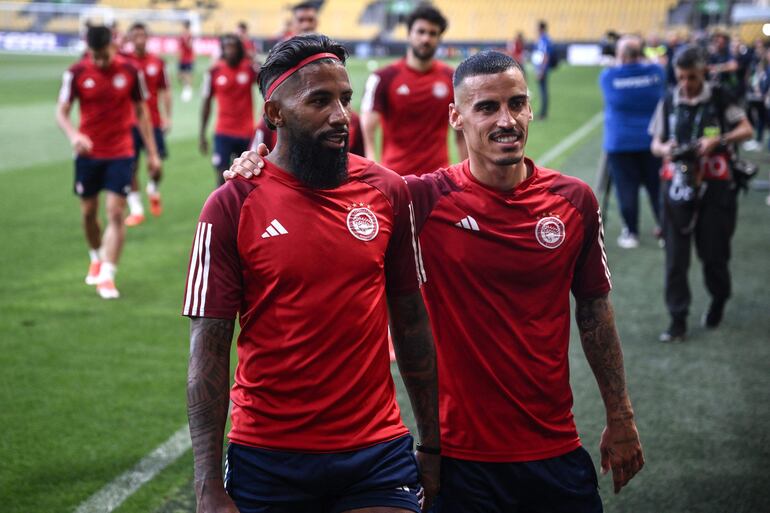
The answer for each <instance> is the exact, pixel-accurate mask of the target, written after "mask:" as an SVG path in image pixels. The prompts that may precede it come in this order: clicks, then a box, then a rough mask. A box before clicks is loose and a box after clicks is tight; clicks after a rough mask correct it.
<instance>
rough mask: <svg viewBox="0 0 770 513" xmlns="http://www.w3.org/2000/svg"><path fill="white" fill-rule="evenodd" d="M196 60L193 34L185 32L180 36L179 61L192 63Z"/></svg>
mask: <svg viewBox="0 0 770 513" xmlns="http://www.w3.org/2000/svg"><path fill="white" fill-rule="evenodd" d="M194 60H195V52H194V51H193V38H192V35H190V34H183V35H181V36H179V63H180V64H192V62H193V61H194Z"/></svg>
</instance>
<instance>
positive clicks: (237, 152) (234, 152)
mask: <svg viewBox="0 0 770 513" xmlns="http://www.w3.org/2000/svg"><path fill="white" fill-rule="evenodd" d="M249 142H251V141H250V140H249V138H248V137H245V138H244V137H233V136H230V135H222V134H214V153H213V154H212V155H211V163H212V164H213V165H214V169H216V170H217V171H220V172H221V171H224V170H225V169H227V168H229V167H230V163H231V162H232V160H233V159H234V158H236V157H240V156H241V153H243V152H244V151H247V150H248V149H249Z"/></svg>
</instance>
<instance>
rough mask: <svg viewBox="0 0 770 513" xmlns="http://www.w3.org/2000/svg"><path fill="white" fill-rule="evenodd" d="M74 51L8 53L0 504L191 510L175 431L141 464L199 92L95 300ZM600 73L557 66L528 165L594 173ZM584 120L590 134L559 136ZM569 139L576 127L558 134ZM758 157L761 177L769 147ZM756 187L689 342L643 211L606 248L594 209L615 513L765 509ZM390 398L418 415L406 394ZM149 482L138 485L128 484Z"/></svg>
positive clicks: (763, 306)
mask: <svg viewBox="0 0 770 513" xmlns="http://www.w3.org/2000/svg"><path fill="white" fill-rule="evenodd" d="M71 61H72V59H71V58H68V57H37V56H10V55H0V191H2V195H1V196H0V198H1V199H0V235H2V243H0V284H1V285H0V286H1V288H0V433H1V434H0V511H3V512H5V513H22V512H23V513H31V512H40V513H43V512H45V513H56V512H72V511H76V510H77V511H105V512H106V511H111V510H113V509H111V507H107V508H106V509H104V508H103V509H88V506H89V505H92V504H94V502H93V501H91V502H89V498H91V497H92V496H94V494H97V493H98V492H100V490H107V491H108V492H109V493H110V494H113V495H114V496H115V497H123V496H125V495H127V498H126V500H125V501H124V502H122V503H121V504H120V505H119V506H117V508H116V509H114V511H119V512H120V513H139V512H177V511H180V512H181V511H186V512H190V511H194V499H193V497H192V493H191V476H192V458H191V455H190V451H189V450H184V445H183V446H182V450H181V456H180V457H178V458H167V459H171V460H173V461H171V463H170V464H168V465H167V466H165V467H164V468H163V469H162V470H161V471H160V472H159V473H157V475H154V476H153V477H152V478H151V479H149V480H148V479H146V478H143V477H142V476H143V475H146V474H142V472H143V471H145V472H146V471H147V470H148V468H150V467H153V465H154V462H156V461H161V460H163V456H164V454H161V453H160V452H156V453H155V454H154V455H152V456H150V457H149V458H148V455H150V454H151V453H152V452H153V451H154V450H155V449H156V448H158V447H161V446H162V445H163V444H164V443H165V442H166V441H167V440H169V438H170V437H172V435H174V434H175V433H178V432H179V431H180V429H181V428H183V427H184V426H185V423H186V411H185V400H186V399H185V384H186V368H187V351H188V326H187V321H186V319H184V318H182V317H180V315H179V310H180V306H181V299H182V293H183V288H184V278H185V273H186V265H187V257H188V252H189V248H190V244H191V241H192V237H193V230H194V228H195V225H196V221H197V216H198V212H199V210H200V207H201V205H202V203H203V201H204V200H205V198H206V196H207V195H208V194H209V193H210V192H211V190H212V188H213V185H214V175H213V171H212V169H211V166H210V164H209V160H208V158H207V157H204V156H201V155H200V154H199V153H198V151H197V144H196V134H197V131H198V103H197V101H198V99H199V98H197V97H196V100H195V101H194V102H192V103H188V104H183V103H181V102H180V101H178V98H179V94H178V93H179V91H178V86H177V84H175V87H176V88H177V89H176V90H175V96H174V99H175V103H174V119H173V121H174V126H173V130H172V132H171V135H170V138H169V143H170V144H169V150H170V158H169V160H168V161H167V162H166V166H165V181H164V182H163V185H162V191H163V194H164V199H165V212H164V214H163V216H162V217H160V218H157V219H154V218H149V219H148V221H147V222H146V223H145V224H144V225H141V226H139V227H135V228H131V229H129V232H128V237H127V243H126V247H125V251H124V254H123V259H122V262H121V265H120V271H119V274H118V277H117V283H118V285H119V287H120V291H121V293H122V297H121V299H119V300H117V301H104V300H101V299H99V298H98V297H97V295H96V294H95V292H94V290H93V288H91V287H88V286H86V285H85V284H84V283H83V277H84V275H85V272H86V269H87V265H88V259H87V254H86V250H85V243H84V238H83V234H82V230H81V228H80V219H79V214H78V202H77V199H76V197H75V196H74V195H73V194H72V192H71V189H72V162H71V152H70V149H69V147H68V144H67V142H66V140H65V138H64V136H63V135H62V134H61V133H60V132H59V131H58V129H57V128H56V126H55V123H54V105H55V100H56V95H57V91H58V87H59V80H60V77H61V73H62V71H63V70H64V69H65V68H66V66H67V65H68V64H69V63H70V62H71ZM204 65H205V62H199V63H198V70H201V69H203V68H204ZM349 69H350V72H351V76H352V80H353V83H354V89H355V90H356V93H357V94H356V99H355V102H354V103H355V104H356V105H357V104H358V101H360V93H361V91H362V89H363V83H364V80H365V78H366V74H367V71H366V63H365V62H363V61H357V60H353V61H352V62H351V63H350V64H349ZM598 72H599V70H598V69H596V68H570V67H561V68H560V69H558V70H557V71H556V72H555V74H554V76H553V78H552V90H553V92H552V116H551V118H550V119H549V120H548V121H544V122H533V123H532V124H531V126H530V138H529V143H528V148H527V150H528V154H529V155H530V156H531V157H533V158H535V160H536V161H538V160H541V159H543V158H544V157H547V159H546V160H547V163H548V165H549V166H551V167H555V168H557V169H560V170H562V171H563V172H565V173H568V174H572V175H575V176H578V177H580V178H582V179H584V180H586V181H587V182H589V183H593V182H594V175H595V170H596V166H597V162H598V159H599V156H600V153H601V126H600V124H596V123H593V124H589V125H586V123H589V122H590V121H591V120H592V119H593V120H594V121H595V116H596V114H597V113H599V112H600V111H601V108H602V105H601V98H600V96H599V92H598V89H597V86H596V79H597V75H598ZM199 83H200V73H199V76H198V84H199ZM535 89H536V88H535V87H533V90H535ZM533 95H534V96H535V98H534V102H535V104H537V97H536V91H533ZM581 127H583V128H582V130H581V131H580V132H578V133H579V134H583V135H582V136H580V137H570V136H571V134H573V133H575V132H576V131H577V130H579V129H581ZM592 127H593V128H592ZM565 139H566V140H568V141H569V140H573V141H575V143H574V144H571V145H569V144H561V143H562V142H563V141H564V140H565ZM554 148H556V150H554ZM755 158H756V159H757V160H759V161H761V162H762V164H763V171H762V173H763V175H764V176H763V177H766V176H767V175H766V173H767V170H768V168H770V158H768V157H767V155H766V154H765V155H757V156H755ZM143 176H144V173H143ZM764 194H765V193H760V192H756V191H751V192H749V194H747V195H745V196H741V201H740V203H741V204H740V218H739V226H738V230H737V233H736V235H735V239H734V255H733V256H734V258H733V262H732V271H733V276H734V299H733V300H732V301H731V302H730V303H729V305H728V309H727V315H726V319H725V321H724V324H723V325H722V326H721V327H720V328H719V329H718V330H716V331H709V332H707V331H705V330H704V329H702V328H700V327H699V326H698V322H697V320H698V318H699V317H700V314H701V312H702V311H703V310H704V309H705V307H706V305H707V302H708V298H707V297H706V295H705V292H704V288H703V285H702V280H701V274H700V267H699V265H698V264H697V261H694V262H695V263H694V265H693V269H692V273H691V284H692V288H693V293H694V302H693V314H692V317H691V334H690V339H689V340H688V341H687V342H686V343H684V344H681V345H674V346H666V345H662V344H660V343H658V342H657V341H656V340H657V335H658V333H659V332H660V331H661V330H662V329H663V328H664V327H665V326H666V323H667V318H666V314H665V310H664V307H663V303H662V283H663V276H662V266H663V255H662V252H661V250H660V249H659V248H658V246H657V244H656V242H655V240H653V238H652V235H651V231H652V228H653V224H652V221H651V216H650V214H649V211H648V210H645V211H643V215H642V234H643V235H642V241H641V247H640V248H638V249H636V250H633V251H623V250H620V249H618V248H617V245H616V244H615V239H616V237H617V235H618V232H619V230H620V226H619V221H618V214H617V209H616V207H615V205H611V206H610V209H609V211H608V212H606V213H605V215H606V219H607V220H608V224H607V249H608V253H609V259H610V266H611V269H612V272H613V281H614V291H613V293H612V296H611V297H612V300H613V302H614V304H615V308H616V316H617V322H618V327H619V330H620V334H621V337H622V340H623V347H624V352H625V355H626V368H627V373H628V382H629V389H630V393H631V397H632V400H633V402H634V406H635V409H636V415H637V422H638V426H639V431H640V433H641V437H642V442H643V445H644V449H645V456H646V460H647V464H646V466H645V468H644V470H643V471H642V472H641V473H640V474H639V475H638V476H637V477H636V478H635V479H634V480H633V481H632V482H631V483H630V485H629V486H628V487H627V488H626V489H624V490H623V491H622V492H621V494H620V495H617V496H614V495H612V492H611V490H612V486H611V480H610V478H609V477H604V478H601V479H600V484H601V487H602V495H603V498H604V502H605V507H606V510H607V511H609V512H633V513H638V512H650V513H659V512H672V513H679V512H690V511H692V512H754V511H757V512H758V511H769V510H770V509H769V508H770V486H768V484H767V478H768V475H770V474H769V473H768V471H767V462H768V460H770V449H769V448H768V447H770V435H769V433H770V429H768V425H770V406H769V405H770V379H768V377H769V375H770V294H768V287H769V285H770V258H768V254H770V208H768V207H767V206H765V203H764ZM428 271H430V270H428ZM575 332H576V330H575V329H573V338H572V342H571V352H570V356H571V369H572V373H571V379H572V384H573V388H574V395H575V408H574V410H575V415H576V420H577V425H578V429H579V431H580V433H581V436H582V438H583V441H584V444H585V445H586V447H587V448H588V449H589V450H590V452H591V454H592V456H593V457H594V461H595V463H596V464H597V465H598V442H599V435H600V433H601V429H602V426H603V407H602V404H601V400H600V397H599V393H598V389H597V386H596V383H595V381H594V379H593V376H592V374H591V372H590V369H589V368H588V366H587V364H586V362H585V359H584V357H583V356H582V351H581V348H580V344H579V341H578V339H577V337H576V334H575ZM394 373H395V374H396V382H397V384H398V386H399V393H400V394H401V398H402V399H403V397H404V394H403V388H402V387H401V382H400V378H398V377H397V371H395V369H394ZM401 404H402V406H403V410H404V416H405V418H406V420H407V422H408V423H409V424H410V425H411V424H412V417H411V412H410V410H409V407H408V405H407V404H406V403H405V402H404V401H402V402H401ZM500 436H505V435H504V433H501V434H500ZM181 438H182V439H184V437H183V436H182V437H181ZM163 447H167V446H163ZM161 452H162V451H161ZM140 462H143V463H142V464H141V465H138V463H140ZM137 465H138V466H137ZM132 469H133V470H134V471H135V472H134V473H133V474H130V475H129V474H126V472H127V471H129V470H132ZM144 481H147V482H146V484H143V485H142V486H139V487H138V488H137V489H136V490H133V489H134V488H136V487H132V483H136V482H144ZM126 490H129V491H130V492H131V493H128V492H126ZM99 497H104V495H100V496H99ZM103 503H105V504H107V503H109V501H106V500H105V501H103ZM78 508H80V509H78Z"/></svg>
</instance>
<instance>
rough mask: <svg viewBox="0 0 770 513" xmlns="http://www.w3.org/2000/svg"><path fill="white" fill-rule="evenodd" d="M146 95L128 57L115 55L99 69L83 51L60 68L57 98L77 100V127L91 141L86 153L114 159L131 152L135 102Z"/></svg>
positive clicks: (146, 96) (145, 89) (141, 80)
mask: <svg viewBox="0 0 770 513" xmlns="http://www.w3.org/2000/svg"><path fill="white" fill-rule="evenodd" d="M148 96H149V93H148V91H147V86H146V84H145V82H144V76H143V74H142V72H141V71H139V70H137V68H136V67H135V66H134V65H132V64H131V63H130V62H129V60H128V59H126V58H125V57H122V56H120V55H116V56H115V57H114V58H113V60H112V62H111V63H110V65H109V66H108V67H107V68H106V69H101V68H99V67H97V66H96V65H95V64H94V62H93V60H91V57H90V56H89V55H87V56H85V57H83V58H82V59H81V60H80V61H78V62H76V63H75V64H73V65H72V66H71V67H70V68H69V69H68V70H67V71H66V72H64V76H63V77H62V86H61V90H60V91H59V102H69V103H72V102H74V101H75V99H78V100H79V102H80V128H79V130H80V132H82V133H83V134H85V135H87V136H88V137H89V138H90V139H91V142H93V150H92V151H91V153H90V154H88V155H87V156H88V157H91V158H95V159H117V158H125V157H132V156H133V155H134V141H133V138H132V136H131V127H132V126H133V124H134V120H135V119H136V118H135V112H134V109H135V102H138V101H142V100H146V99H147V98H148Z"/></svg>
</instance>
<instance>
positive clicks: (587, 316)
mask: <svg viewBox="0 0 770 513" xmlns="http://www.w3.org/2000/svg"><path fill="white" fill-rule="evenodd" d="M576 318H577V325H578V329H579V330H580V340H581V342H582V343H583V351H584V352H585V355H586V359H587V360H588V363H589V365H590V366H591V369H592V370H593V373H594V376H595V377H596V382H597V383H598V384H599V391H600V392H601V395H602V399H603V400H604V407H605V410H606V412H607V425H606V427H605V428H604V431H603V432H602V439H601V442H600V446H599V448H600V450H601V458H602V461H601V466H602V473H605V474H606V473H607V472H608V471H609V470H610V468H611V469H612V480H613V482H614V485H615V493H618V492H619V491H620V489H621V488H623V486H625V485H626V484H627V483H628V482H629V481H630V480H631V478H632V477H634V475H635V474H636V473H637V472H639V470H641V468H642V466H643V465H644V455H643V454H642V445H641V442H640V441H639V432H638V431H637V430H636V423H635V421H634V411H633V408H632V407H631V400H630V399H629V397H628V391H627V390H626V376H625V371H624V369H623V351H622V350H621V348H620V337H618V331H617V329H616V328H615V314H614V312H613V310H612V304H610V300H609V297H608V296H607V295H604V296H600V297H597V298H592V299H578V300H577V308H576Z"/></svg>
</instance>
